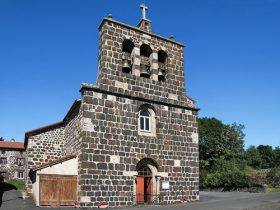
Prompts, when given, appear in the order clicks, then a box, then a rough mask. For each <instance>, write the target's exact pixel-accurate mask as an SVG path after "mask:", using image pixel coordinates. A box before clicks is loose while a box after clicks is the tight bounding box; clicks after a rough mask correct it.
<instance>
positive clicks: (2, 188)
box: [0, 182, 17, 207]
mask: <svg viewBox="0 0 280 210" xmlns="http://www.w3.org/2000/svg"><path fill="white" fill-rule="evenodd" d="M10 190H17V188H16V187H15V186H14V185H12V184H9V183H5V182H1V183H0V207H1V206H2V202H3V195H4V192H6V191H10Z"/></svg>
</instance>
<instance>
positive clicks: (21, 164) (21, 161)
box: [17, 158, 24, 166]
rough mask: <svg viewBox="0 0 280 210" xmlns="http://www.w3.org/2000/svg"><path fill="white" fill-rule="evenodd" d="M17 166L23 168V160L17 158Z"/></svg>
mask: <svg viewBox="0 0 280 210" xmlns="http://www.w3.org/2000/svg"><path fill="white" fill-rule="evenodd" d="M17 164H18V165H19V166H23V165H24V158H18V159H17Z"/></svg>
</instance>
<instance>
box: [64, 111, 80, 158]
mask: <svg viewBox="0 0 280 210" xmlns="http://www.w3.org/2000/svg"><path fill="white" fill-rule="evenodd" d="M81 131H82V112H81V111H80V106H79V107H77V108H76V110H74V111H73V113H72V114H71V116H70V117H69V119H67V120H66V122H65V131H64V139H65V145H64V151H63V154H64V155H68V154H72V153H78V151H79V150H80V145H81V140H82V139H81Z"/></svg>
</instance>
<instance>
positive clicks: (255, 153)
mask: <svg viewBox="0 0 280 210" xmlns="http://www.w3.org/2000/svg"><path fill="white" fill-rule="evenodd" d="M246 160H247V164H248V165H249V166H251V167H253V168H255V169H260V168H261V166H262V158H261V155H260V153H259V150H258V149H257V148H256V147H255V146H252V145H251V146H249V147H248V149H247V150H246Z"/></svg>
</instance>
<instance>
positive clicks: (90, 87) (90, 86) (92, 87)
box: [80, 83, 200, 111]
mask: <svg viewBox="0 0 280 210" xmlns="http://www.w3.org/2000/svg"><path fill="white" fill-rule="evenodd" d="M84 90H91V91H94V92H98V93H105V94H109V95H114V96H117V97H123V98H128V99H133V100H139V101H144V102H147V103H154V104H160V105H165V106H172V107H176V108H181V109H186V110H191V111H199V110H200V109H199V108H194V107H189V106H183V105H178V104H173V103H167V102H162V101H155V100H151V99H146V98H142V97H137V96H131V95H126V94H121V93H116V92H111V91H107V90H103V89H100V88H98V87H96V85H93V84H86V83H83V84H82V87H81V89H80V92H82V91H84Z"/></svg>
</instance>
